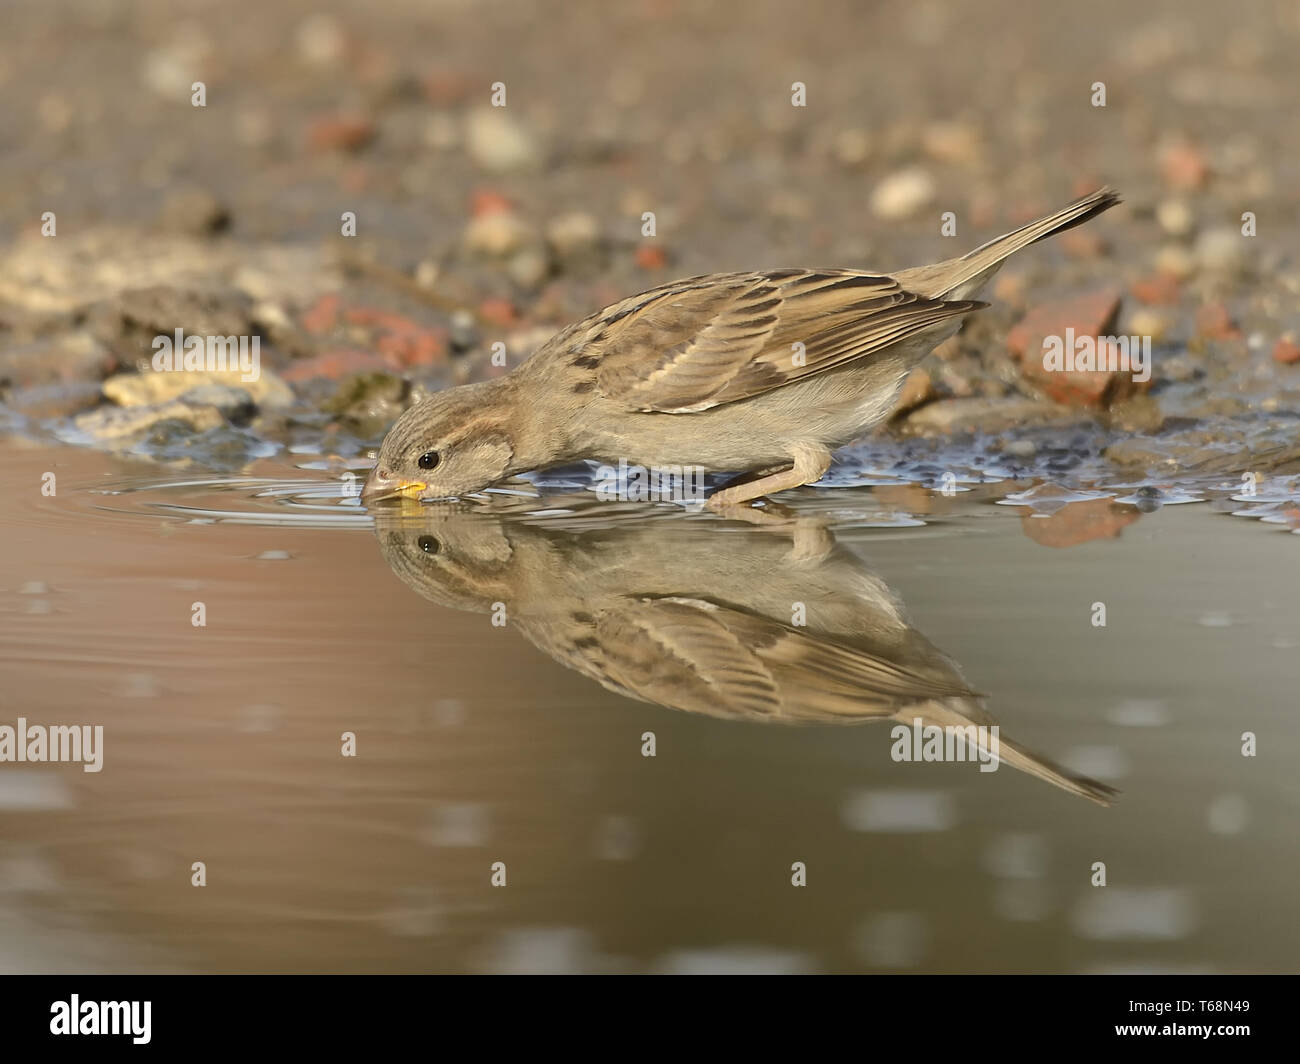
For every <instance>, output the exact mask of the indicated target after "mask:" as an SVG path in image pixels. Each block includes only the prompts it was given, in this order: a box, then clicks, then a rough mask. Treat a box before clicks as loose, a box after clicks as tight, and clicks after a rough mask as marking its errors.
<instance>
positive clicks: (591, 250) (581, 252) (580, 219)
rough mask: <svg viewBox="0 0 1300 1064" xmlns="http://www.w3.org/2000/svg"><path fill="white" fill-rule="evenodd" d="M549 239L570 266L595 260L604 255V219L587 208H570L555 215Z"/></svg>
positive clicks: (558, 255) (552, 246) (549, 229)
mask: <svg viewBox="0 0 1300 1064" xmlns="http://www.w3.org/2000/svg"><path fill="white" fill-rule="evenodd" d="M546 241H547V243H548V244H550V246H551V250H552V251H553V252H554V253H555V257H556V258H557V259H558V260H559V261H560V263H561V264H563V265H564V266H566V267H571V266H573V265H575V264H578V265H581V264H586V263H595V262H597V261H598V260H599V259H601V258H602V257H603V250H604V249H603V246H602V245H603V242H602V240H601V234H600V223H599V222H597V221H596V219H595V218H594V217H593V216H592V215H590V214H588V213H587V212H586V211H569V212H568V213H566V214H561V215H560V216H559V217H557V218H554V219H552V221H551V222H550V224H549V225H547V227H546Z"/></svg>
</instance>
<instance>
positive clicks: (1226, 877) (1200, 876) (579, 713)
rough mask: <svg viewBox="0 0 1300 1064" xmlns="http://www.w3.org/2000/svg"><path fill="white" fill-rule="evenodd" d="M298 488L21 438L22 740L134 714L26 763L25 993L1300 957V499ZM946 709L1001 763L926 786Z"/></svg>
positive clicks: (1290, 965) (13, 863) (941, 775)
mask: <svg viewBox="0 0 1300 1064" xmlns="http://www.w3.org/2000/svg"><path fill="white" fill-rule="evenodd" d="M302 462H303V465H301V466H295V465H288V464H285V463H283V462H271V461H267V462H263V463H261V464H259V465H255V466H254V467H253V469H252V473H253V475H251V476H244V477H231V478H218V477H211V476H198V475H195V476H185V475H167V474H165V473H163V472H160V470H159V468H158V467H156V466H149V465H132V464H126V463H123V462H120V461H118V460H115V459H113V458H110V457H107V456H105V455H101V454H96V453H93V452H86V451H79V450H72V449H59V450H40V449H22V448H17V447H13V446H10V447H8V448H7V449H6V450H4V451H2V452H0V485H2V486H3V489H4V494H5V497H6V500H7V503H6V514H5V547H6V549H5V550H4V551H3V553H2V554H0V633H2V640H0V661H2V662H3V669H4V675H5V683H4V684H3V687H2V688H0V725H9V726H11V727H12V726H15V724H16V722H17V720H18V718H20V717H22V718H24V719H25V721H26V722H27V724H28V725H29V727H31V726H35V727H37V728H42V729H43V728H46V727H51V726H55V725H92V726H102V728H103V733H102V735H103V738H102V745H101V747H100V748H99V750H98V756H99V758H100V765H99V767H100V770H99V771H94V772H87V771H84V770H83V766H82V765H79V764H48V763H41V762H36V763H32V762H26V763H22V764H18V763H10V762H6V763H3V764H0V968H2V969H4V970H7V971H32V970H49V971H69V970H75V971H106V972H112V971H122V970H159V969H162V970H175V971H187V972H224V971H373V972H381V971H465V970H472V971H575V972H576V971H584V972H585V971H719V970H761V971H840V970H863V969H865V970H881V971H884V970H890V971H893V970H906V971H982V970H990V969H992V970H1006V971H1035V972H1036V971H1115V970H1209V971H1234V970H1240V969H1248V970H1294V968H1295V967H1296V965H1297V963H1300V932H1298V931H1297V929H1296V923H1295V921H1294V918H1293V916H1294V901H1293V896H1294V884H1295V882H1296V881H1297V878H1300V867H1298V866H1300V856H1298V851H1297V845H1296V841H1297V840H1296V828H1295V824H1296V822H1297V820H1296V818H1297V814H1298V813H1300V786H1298V785H1297V783H1296V777H1295V770H1294V766H1295V765H1296V763H1297V762H1298V761H1300V740H1298V739H1297V729H1296V727H1295V723H1294V718H1295V713H1296V690H1297V680H1298V679H1300V595H1298V594H1297V591H1298V590H1300V583H1297V578H1296V574H1297V572H1298V571H1300V569H1298V567H1297V557H1298V555H1297V553H1296V551H1297V548H1298V547H1300V540H1297V539H1295V538H1294V537H1293V536H1292V535H1289V534H1288V532H1289V531H1291V530H1293V529H1294V528H1295V527H1296V519H1295V516H1294V514H1295V511H1296V485H1295V484H1294V483H1293V482H1292V481H1285V480H1281V481H1271V482H1265V483H1263V484H1260V485H1258V486H1251V487H1250V488H1249V489H1241V488H1240V487H1239V486H1234V484H1233V482H1232V481H1231V480H1222V479H1220V480H1219V481H1212V480H1211V481H1206V482H1204V483H1199V484H1198V483H1186V484H1179V485H1154V484H1147V483H1131V484H1124V483H1119V482H1116V483H1105V482H1100V481H1097V482H1089V483H1082V482H1071V483H1068V484H1065V483H1062V484H1054V483H1051V482H1043V481H1042V480H1041V479H1035V480H1017V479H1015V475H1016V471H1015V470H1014V469H1004V470H984V471H983V472H981V473H979V475H971V476H964V475H963V476H962V477H960V478H955V479H953V480H951V481H948V482H943V481H942V480H941V479H938V480H935V481H933V482H931V483H928V484H927V481H926V478H925V476H924V475H923V474H920V473H917V472H916V471H915V470H913V471H910V472H906V471H905V475H904V474H900V473H899V472H898V471H893V472H892V473H891V472H890V471H888V470H880V469H874V468H859V467H855V466H849V467H842V468H841V469H840V470H839V471H838V474H837V476H838V478H839V479H836V478H834V477H833V478H832V480H831V483H832V484H834V485H835V486H834V487H832V488H808V489H803V490H801V491H798V492H794V493H790V494H789V495H788V496H783V497H782V501H783V503H785V510H783V511H782V512H779V513H777V512H773V513H772V514H771V515H770V516H769V518H768V519H766V520H765V519H762V518H755V520H754V521H753V522H752V523H742V522H739V521H734V520H722V519H720V518H717V517H714V516H712V515H710V514H705V513H688V512H682V509H681V508H680V507H676V506H673V505H664V504H661V505H638V504H634V503H610V504H604V503H600V502H598V501H596V500H595V499H594V498H593V496H592V494H591V493H590V492H584V491H582V490H581V488H582V486H583V485H582V483H581V478H580V477H579V478H578V480H576V481H565V479H564V478H563V476H560V477H553V478H551V480H549V481H547V482H544V483H545V486H546V492H545V494H544V496H543V497H542V498H541V499H537V498H533V497H531V496H530V495H528V494H527V492H526V490H524V491H520V492H513V493H512V492H497V493H492V494H490V495H489V496H486V497H485V498H483V499H480V500H476V501H467V502H465V503H461V504H457V505H454V506H426V507H423V508H421V507H419V506H417V505H414V504H409V505H408V504H404V505H401V506H388V507H383V508H380V509H378V510H377V513H376V514H375V515H372V514H368V513H367V512H366V511H365V510H364V509H362V508H361V507H360V505H359V503H358V501H357V499H356V497H355V485H356V479H355V475H360V474H361V473H362V472H363V471H362V470H360V469H357V470H354V471H352V472H353V473H354V474H355V475H354V476H349V475H348V473H349V471H348V470H346V469H344V468H342V467H339V468H333V467H331V466H330V465H329V463H327V462H324V461H314V460H312V459H310V458H308V457H304V458H302ZM45 472H53V473H55V474H56V477H57V494H56V495H55V496H54V497H47V496H43V495H42V493H41V482H42V474H43V473H45ZM945 487H946V488H947V489H948V490H947V492H945V490H944V489H945ZM1246 490H1248V491H1249V492H1250V493H1247V494H1243V493H1242V492H1243V491H1246ZM998 503H1003V504H1004V505H998ZM1174 503H1187V505H1173V504H1174ZM1232 512H1238V513H1242V514H1245V515H1247V516H1249V517H1258V518H1261V519H1262V521H1268V522H1270V524H1264V523H1262V521H1254V520H1242V519H1233V518H1231V517H1230V516H1229V514H1230V513H1232ZM1103 614H1104V621H1105V623H1104V625H1101V624H1099V623H1098V622H1099V620H1100V619H1102V616H1103ZM198 621H202V622H203V623H202V624H198V623H197V622H198ZM900 722H901V723H903V724H904V727H903V728H902V729H901V731H899V732H895V731H894V729H895V727H896V725H898V724H899V723H900ZM934 724H939V725H943V724H951V725H954V726H961V725H965V724H972V725H974V726H976V727H984V728H991V727H993V726H995V725H996V726H997V727H998V729H999V732H998V733H997V734H998V735H999V742H1000V748H999V749H1000V758H999V760H997V761H996V762H992V761H987V760H985V761H981V760H980V759H978V758H975V759H972V760H968V761H964V762H962V763H956V764H953V763H933V762H929V761H925V760H911V761H909V760H897V759H895V756H893V755H896V754H899V752H900V750H901V749H902V747H903V745H906V744H908V743H911V741H912V737H913V736H916V737H919V736H920V735H921V734H922V729H924V728H925V727H927V726H930V725H934ZM858 725H861V726H858ZM1245 733H1250V734H1251V735H1252V736H1254V750H1255V753H1254V756H1243V745H1244V744H1245V743H1248V742H1250V740H1249V739H1243V735H1244V734H1245ZM989 734H991V733H989ZM904 736H906V738H904ZM920 745H921V744H920V743H917V744H916V747H917V749H918V750H919V748H920ZM345 749H346V750H347V751H348V752H352V751H353V750H354V752H355V756H345ZM649 754H653V756H647V755H649ZM918 756H920V755H919V753H918ZM196 862H202V866H203V873H204V875H205V878H206V885H204V886H201V887H200V886H195V885H192V880H193V877H194V876H195V875H196V872H195V870H194V866H195V863H196ZM798 863H802V867H803V870H804V871H803V873H802V874H804V875H806V881H807V886H803V887H799V886H794V885H792V879H793V878H797V877H798V876H799V875H800V871H799V869H798V868H797V867H796V865H797V864H798ZM1099 863H1101V864H1104V874H1105V879H1106V885H1105V886H1104V887H1103V886H1094V885H1093V883H1094V880H1095V879H1097V878H1098V876H1099V874H1100V872H1099V869H1098V864H1099ZM494 878H495V879H496V880H497V881H498V882H500V880H501V879H502V878H504V885H493V880H494Z"/></svg>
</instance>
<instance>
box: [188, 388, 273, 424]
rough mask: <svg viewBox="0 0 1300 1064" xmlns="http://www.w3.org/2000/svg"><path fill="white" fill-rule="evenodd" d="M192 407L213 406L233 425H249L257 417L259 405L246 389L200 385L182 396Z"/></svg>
mask: <svg viewBox="0 0 1300 1064" xmlns="http://www.w3.org/2000/svg"><path fill="white" fill-rule="evenodd" d="M180 400H181V402H182V403H189V405H190V406H211V407H216V409H218V410H219V411H221V416H222V417H224V418H225V419H226V420H227V421H229V422H230V423H231V424H232V425H247V424H248V423H249V422H250V421H252V420H253V418H254V417H256V416H257V403H256V402H254V401H253V397H252V396H251V395H249V394H248V392H247V390H246V389H244V388H236V387H234V386H233V385H230V384H200V385H198V386H197V387H195V388H191V389H190V390H189V391H187V392H182V393H181V396H180Z"/></svg>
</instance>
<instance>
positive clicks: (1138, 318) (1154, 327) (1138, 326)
mask: <svg viewBox="0 0 1300 1064" xmlns="http://www.w3.org/2000/svg"><path fill="white" fill-rule="evenodd" d="M1168 331H1169V319H1168V318H1166V317H1165V316H1164V315H1163V314H1160V313H1158V312H1157V311H1154V310H1144V309H1141V308H1139V309H1138V310H1135V311H1133V313H1132V315H1131V316H1130V317H1129V332H1130V333H1132V334H1135V335H1137V336H1149V337H1151V342H1152V343H1158V342H1159V341H1160V340H1162V339H1164V337H1165V334H1166V333H1167V332H1168Z"/></svg>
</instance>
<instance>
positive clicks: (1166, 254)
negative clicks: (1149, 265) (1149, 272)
mask: <svg viewBox="0 0 1300 1064" xmlns="http://www.w3.org/2000/svg"><path fill="white" fill-rule="evenodd" d="M1156 270H1157V271H1159V272H1160V273H1163V274H1167V275H1168V276H1170V277H1173V278H1174V279H1176V280H1179V281H1185V280H1187V279H1188V278H1189V277H1191V276H1192V275H1193V274H1194V273H1196V256H1195V255H1193V254H1192V252H1191V250H1190V249H1189V248H1185V247H1183V246H1182V245H1181V244H1166V245H1165V246H1164V247H1162V248H1161V249H1160V250H1159V251H1158V252H1156Z"/></svg>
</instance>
